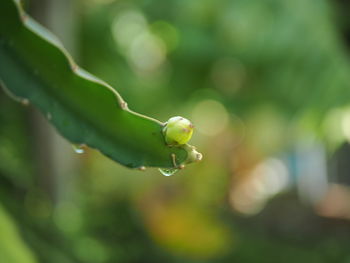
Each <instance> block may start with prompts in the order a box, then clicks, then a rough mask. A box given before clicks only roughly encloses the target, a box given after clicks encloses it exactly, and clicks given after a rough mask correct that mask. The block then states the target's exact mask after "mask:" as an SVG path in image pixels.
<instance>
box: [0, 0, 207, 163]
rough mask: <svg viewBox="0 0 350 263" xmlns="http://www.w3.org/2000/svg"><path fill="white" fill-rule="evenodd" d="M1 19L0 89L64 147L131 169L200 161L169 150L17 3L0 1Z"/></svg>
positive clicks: (155, 128)
mask: <svg viewBox="0 0 350 263" xmlns="http://www.w3.org/2000/svg"><path fill="white" fill-rule="evenodd" d="M0 17H1V19H2V22H1V23H0V80H1V86H3V87H4V88H5V90H7V91H8V93H10V94H11V95H12V96H13V97H15V98H17V99H19V100H20V101H21V102H23V103H25V104H27V103H29V102H30V103H32V104H34V105H35V106H36V107H38V109H39V110H40V111H41V112H42V113H43V114H44V115H45V116H46V117H47V119H48V120H49V121H50V122H51V123H52V124H53V125H54V126H55V127H56V128H57V130H58V131H59V132H60V133H61V134H62V135H63V136H64V137H65V138H67V139H68V140H69V141H71V142H72V143H74V144H78V145H80V144H86V145H88V146H90V147H92V148H96V149H98V150H100V151H101V152H102V153H103V154H105V155H106V156H108V157H110V158H111V159H113V160H115V161H117V162H119V163H121V164H123V165H125V166H127V167H131V168H140V169H144V167H146V166H151V167H161V168H174V167H175V168H176V167H178V166H179V167H180V166H181V167H183V165H184V164H186V163H190V162H193V161H195V160H197V159H198V158H199V156H201V155H200V154H198V153H197V152H196V150H195V149H194V147H191V146H189V145H178V146H176V147H169V146H168V145H167V143H166V142H165V138H164V135H163V132H162V129H163V126H164V124H163V123H161V122H160V121H157V120H155V119H152V118H150V117H147V116H143V115H141V114H138V113H136V112H133V111H131V110H130V109H129V108H128V106H127V103H126V102H125V101H124V100H123V99H122V97H121V96H120V95H119V94H118V93H117V92H116V91H115V90H114V89H113V88H112V87H110V86H109V85H108V84H106V83H105V82H103V81H101V80H99V79H98V78H96V77H94V76H92V75H91V74H89V73H88V72H86V71H84V70H83V69H81V68H79V66H77V65H76V64H75V62H74V61H73V59H72V58H71V56H70V55H69V54H68V53H67V51H66V50H65V49H64V47H63V46H62V44H61V43H60V42H59V41H58V40H57V39H56V37H55V36H53V35H52V34H51V33H50V32H48V31H47V30H46V29H45V28H43V27H42V26H40V25H39V24H37V23H36V22H35V21H34V20H33V19H31V18H30V17H29V16H28V15H27V14H26V13H25V12H24V11H23V9H22V8H21V6H20V3H19V1H14V0H13V1H12V0H6V1H3V2H2V3H1V8H0ZM197 157H198V158H197ZM196 158H197V159H196Z"/></svg>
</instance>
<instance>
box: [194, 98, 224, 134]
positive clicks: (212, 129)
mask: <svg viewBox="0 0 350 263" xmlns="http://www.w3.org/2000/svg"><path fill="white" fill-rule="evenodd" d="M192 116H193V117H192V120H193V123H194V124H195V127H196V130H198V132H200V133H202V134H204V135H207V136H214V135H217V134H219V133H220V132H222V131H223V130H224V129H225V127H226V126H227V124H228V122H229V115H228V113H227V111H226V109H225V107H224V106H223V105H222V104H221V103H220V102H218V101H216V100H203V101H201V102H199V103H198V104H197V105H196V106H195V108H194V110H193V113H192Z"/></svg>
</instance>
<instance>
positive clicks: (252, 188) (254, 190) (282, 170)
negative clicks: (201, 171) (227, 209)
mask: <svg viewBox="0 0 350 263" xmlns="http://www.w3.org/2000/svg"><path fill="white" fill-rule="evenodd" d="M246 177H247V178H246V179H245V180H244V181H243V182H241V183H240V184H238V185H236V186H235V187H234V188H233V189H232V190H231V192H230V203H231V205H232V207H233V208H234V209H235V210H236V211H238V212H240V213H242V214H247V215H253V214H257V213H259V212H260V211H261V210H262V209H263V207H264V205H265V203H266V201H267V200H268V199H269V198H271V197H272V196H274V195H276V194H277V193H279V192H281V191H282V190H283V189H285V188H286V187H287V185H288V182H289V175H288V169H287V167H286V166H285V164H284V163H283V162H282V161H280V160H278V159H275V158H269V159H266V160H264V161H263V162H261V163H260V164H258V165H257V166H255V168H253V170H252V171H251V172H250V173H248V175H247V176H246Z"/></svg>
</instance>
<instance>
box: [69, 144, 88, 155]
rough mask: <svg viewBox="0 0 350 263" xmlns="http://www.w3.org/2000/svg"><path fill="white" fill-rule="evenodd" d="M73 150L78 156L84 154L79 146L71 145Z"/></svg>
mask: <svg viewBox="0 0 350 263" xmlns="http://www.w3.org/2000/svg"><path fill="white" fill-rule="evenodd" d="M72 147H73V150H74V151H75V152H76V153H78V154H82V153H84V152H85V151H84V149H83V148H82V145H79V144H72Z"/></svg>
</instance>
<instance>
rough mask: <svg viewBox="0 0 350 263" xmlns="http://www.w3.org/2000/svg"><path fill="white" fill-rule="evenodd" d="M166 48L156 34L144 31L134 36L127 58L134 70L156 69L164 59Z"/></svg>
mask: <svg viewBox="0 0 350 263" xmlns="http://www.w3.org/2000/svg"><path fill="white" fill-rule="evenodd" d="M165 55H166V48H165V45H164V43H163V41H162V40H161V39H159V38H158V37H157V36H155V35H153V34H151V33H149V32H144V33H143V34H140V35H139V36H138V37H137V38H135V39H134V40H133V41H132V43H131V47H130V49H129V51H128V58H129V60H130V62H131V64H132V66H133V67H134V69H136V71H141V73H142V72H149V71H155V70H157V69H158V68H159V67H160V66H161V65H162V64H163V62H164V61H165Z"/></svg>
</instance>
